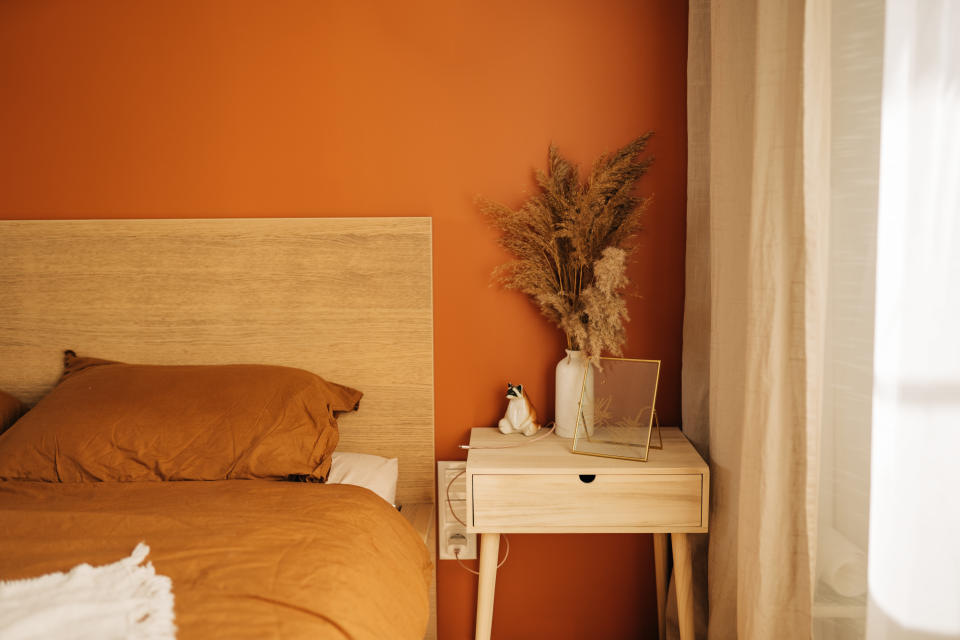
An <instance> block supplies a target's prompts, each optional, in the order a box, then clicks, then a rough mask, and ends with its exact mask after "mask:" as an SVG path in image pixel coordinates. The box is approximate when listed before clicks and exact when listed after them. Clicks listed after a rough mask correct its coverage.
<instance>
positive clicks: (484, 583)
mask: <svg viewBox="0 0 960 640" xmlns="http://www.w3.org/2000/svg"><path fill="white" fill-rule="evenodd" d="M499 557H500V534H499V533H482V534H480V584H479V587H478V589H477V632H476V636H475V637H476V639H477V640H490V632H491V630H492V629H493V594H494V592H495V591H496V587H497V560H498V558H499Z"/></svg>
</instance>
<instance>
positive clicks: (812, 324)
mask: <svg viewBox="0 0 960 640" xmlns="http://www.w3.org/2000/svg"><path fill="white" fill-rule="evenodd" d="M828 9H829V5H828V4H827V2H826V0H810V1H808V2H806V3H801V2H789V1H767V0H735V1H730V2H722V3H720V2H717V3H708V2H702V1H700V0H692V1H691V3H690V38H689V47H690V51H689V61H688V69H687V73H688V91H689V95H688V140H689V151H688V163H689V168H688V170H689V172H690V173H689V182H690V186H689V188H688V200H689V201H688V219H687V257H686V260H687V266H686V269H687V276H686V277H687V281H686V287H687V288H686V293H685V295H686V301H685V318H684V353H683V362H684V366H683V405H684V406H683V424H684V430H685V432H686V433H687V434H688V436H690V437H691V439H692V440H693V441H694V443H695V444H696V445H697V446H698V448H699V449H700V450H701V452H702V453H704V454H705V455H706V456H707V459H708V460H709V462H710V466H711V473H712V481H713V486H712V488H711V494H712V504H711V510H710V534H709V542H708V553H707V567H708V571H707V574H708V575H707V579H706V583H707V585H708V588H707V594H708V596H707V599H708V606H707V607H705V609H706V610H708V613H709V615H708V620H707V625H706V628H707V635H708V637H710V638H718V639H719V638H723V639H726V638H733V637H739V638H743V639H747V638H758V639H767V638H784V639H789V638H809V637H810V634H811V615H810V614H811V606H812V594H813V563H814V549H815V541H816V513H817V509H816V497H817V477H818V472H819V469H818V466H817V459H818V444H819V433H820V415H821V411H820V403H821V398H822V393H821V386H820V385H821V380H822V373H821V372H822V368H823V365H822V363H823V357H824V353H823V342H824V332H823V327H824V312H825V304H826V296H825V277H826V263H827V252H826V249H827V243H828V228H829V227H828V214H829V144H828V143H829V50H830V49H829V44H830V34H829V11H828ZM707 52H708V53H707ZM701 573H702V567H701ZM703 579H704V578H703V577H702V575H701V577H700V578H699V580H700V581H701V582H702V581H703Z"/></svg>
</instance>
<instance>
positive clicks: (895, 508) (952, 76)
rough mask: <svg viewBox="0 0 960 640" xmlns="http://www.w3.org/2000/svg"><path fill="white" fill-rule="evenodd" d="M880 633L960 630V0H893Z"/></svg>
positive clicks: (877, 397) (882, 277) (880, 384)
mask: <svg viewBox="0 0 960 640" xmlns="http://www.w3.org/2000/svg"><path fill="white" fill-rule="evenodd" d="M886 12H887V15H886V33H885V39H886V42H885V55H884V73H883V106H882V109H883V125H882V133H881V154H880V155H881V163H880V206H879V220H878V236H877V238H878V241H877V286H876V331H875V345H874V365H873V367H874V387H873V443H872V462H871V464H872V474H871V475H872V478H871V502H870V554H869V555H870V558H869V583H870V590H869V615H868V621H867V636H868V637H869V638H930V639H931V640H932V639H935V638H960V2H956V1H955V0H898V1H895V2H894V1H891V2H888V3H887V8H886Z"/></svg>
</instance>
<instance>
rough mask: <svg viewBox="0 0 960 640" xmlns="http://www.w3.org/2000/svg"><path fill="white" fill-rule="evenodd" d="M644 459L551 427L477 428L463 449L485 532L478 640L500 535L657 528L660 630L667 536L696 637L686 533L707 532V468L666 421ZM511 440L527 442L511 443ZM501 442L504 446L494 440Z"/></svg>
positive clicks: (489, 603)
mask: <svg viewBox="0 0 960 640" xmlns="http://www.w3.org/2000/svg"><path fill="white" fill-rule="evenodd" d="M662 433H663V449H654V450H651V452H650V458H649V460H648V461H647V462H633V461H629V460H616V459H612V458H600V457H596V456H587V455H578V454H574V453H571V452H570V443H571V440H565V439H563V438H559V437H557V436H555V435H550V436H547V437H546V438H543V439H541V440H537V441H535V442H531V443H528V444H524V439H525V437H524V436H522V435H519V434H513V435H508V436H505V435H503V434H501V433H500V432H499V431H498V430H497V429H491V428H478V429H473V431H472V432H471V434H470V447H471V448H470V453H469V454H468V456H467V472H466V478H467V531H468V532H471V533H478V534H480V586H479V592H478V594H477V627H476V638H477V640H488V639H489V638H490V631H491V628H492V624H493V598H494V591H495V587H496V580H497V557H498V554H499V551H500V534H501V533H652V534H654V536H653V542H654V560H655V565H656V580H657V612H658V619H659V620H658V621H659V628H660V637H661V638H663V637H664V623H665V618H664V613H665V611H664V610H665V606H666V596H667V574H666V571H667V535H668V534H669V535H670V536H671V538H672V541H673V562H674V572H675V576H676V585H677V607H678V614H679V618H680V637H681V638H682V639H683V640H688V639H689V640H693V584H692V570H691V564H690V545H689V542H688V539H687V534H690V533H706V532H707V506H708V504H709V488H710V470H709V468H708V467H707V464H706V463H705V462H704V461H703V458H701V457H700V456H699V454H697V452H696V450H694V448H693V446H692V445H691V444H690V443H689V442H688V441H687V439H686V438H685V437H683V434H681V433H680V430H679V429H677V428H675V427H672V428H664V429H662ZM510 445H522V446H517V447H511V448H502V447H508V446H510ZM498 447H500V448H498Z"/></svg>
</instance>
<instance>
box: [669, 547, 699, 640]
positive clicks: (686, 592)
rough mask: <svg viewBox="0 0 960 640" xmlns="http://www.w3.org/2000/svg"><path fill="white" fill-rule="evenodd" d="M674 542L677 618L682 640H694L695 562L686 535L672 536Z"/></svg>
mask: <svg viewBox="0 0 960 640" xmlns="http://www.w3.org/2000/svg"><path fill="white" fill-rule="evenodd" d="M670 538H671V541H672V542H673V578H674V580H675V581H676V583H677V618H678V619H679V622H680V640H694V637H693V635H694V630H693V562H692V560H691V557H690V538H689V536H688V535H687V534H686V533H673V534H670Z"/></svg>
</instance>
